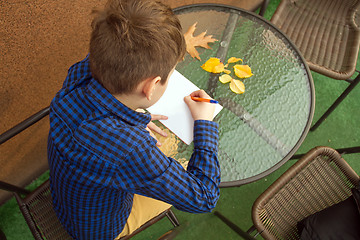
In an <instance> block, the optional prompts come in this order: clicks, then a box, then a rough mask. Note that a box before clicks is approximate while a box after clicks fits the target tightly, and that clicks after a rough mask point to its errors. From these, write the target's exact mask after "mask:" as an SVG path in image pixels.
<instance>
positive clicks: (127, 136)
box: [74, 115, 156, 159]
mask: <svg viewBox="0 0 360 240" xmlns="http://www.w3.org/2000/svg"><path fill="white" fill-rule="evenodd" d="M74 139H76V141H77V142H78V143H79V144H81V145H83V146H84V147H86V148H88V149H89V150H91V151H93V152H94V153H95V154H100V155H104V156H106V158H109V159H116V158H119V157H120V156H126V155H128V154H131V152H133V151H145V150H146V148H149V147H150V146H151V145H155V144H156V141H155V139H154V138H152V137H151V136H150V134H149V132H148V131H147V130H146V129H145V128H144V127H142V126H138V125H129V124H127V123H126V122H124V121H122V120H121V119H119V118H118V117H117V116H112V115H108V116H100V115H99V116H97V115H93V116H91V117H90V118H88V119H86V120H84V121H82V123H81V124H80V125H79V127H78V128H77V130H76V131H75V133H74Z"/></svg>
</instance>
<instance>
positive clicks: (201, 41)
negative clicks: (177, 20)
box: [184, 23, 217, 60]
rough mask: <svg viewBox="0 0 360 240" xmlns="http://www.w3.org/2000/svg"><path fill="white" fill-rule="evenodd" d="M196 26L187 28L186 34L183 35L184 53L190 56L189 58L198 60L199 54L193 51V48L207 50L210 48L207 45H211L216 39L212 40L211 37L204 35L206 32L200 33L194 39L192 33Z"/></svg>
mask: <svg viewBox="0 0 360 240" xmlns="http://www.w3.org/2000/svg"><path fill="white" fill-rule="evenodd" d="M196 24H197V23H194V24H193V25H192V26H190V27H189V29H188V30H187V32H186V33H185V34H184V38H185V42H186V51H187V52H188V53H189V54H190V56H191V57H193V58H197V59H199V60H201V59H200V56H199V52H198V51H197V50H196V49H195V47H203V48H207V49H209V48H210V46H209V45H208V43H212V42H215V41H217V39H215V38H212V35H208V36H205V35H206V32H202V33H200V34H199V35H197V36H195V37H194V31H195V29H196Z"/></svg>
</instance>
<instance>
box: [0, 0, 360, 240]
mask: <svg viewBox="0 0 360 240" xmlns="http://www.w3.org/2000/svg"><path fill="white" fill-rule="evenodd" d="M279 2H280V0H272V1H271V2H270V5H269V7H268V9H267V12H266V14H265V18H267V19H270V18H271V16H272V14H273V12H274V11H275V9H276V7H277V5H278V4H279ZM359 64H360V61H358V65H359ZM312 75H313V79H314V84H315V92H316V93H315V94H316V95H315V96H316V104H315V106H316V107H315V114H314V119H313V123H315V121H316V120H317V119H319V118H320V116H321V115H322V114H323V113H324V112H325V110H326V109H327V108H328V107H329V106H330V105H331V104H332V103H333V101H334V100H335V99H336V98H337V97H338V96H339V95H340V94H341V92H342V91H343V90H344V89H345V88H346V87H347V86H348V83H346V82H345V81H336V80H332V79H329V78H327V77H325V76H323V75H320V74H318V73H315V72H312ZM359 97H360V87H357V88H355V89H354V90H353V91H352V92H351V93H350V94H349V96H347V98H346V99H345V100H344V101H343V102H342V103H341V104H340V105H339V106H338V107H337V108H336V110H335V111H334V112H333V113H332V114H331V115H330V116H329V117H328V118H327V119H326V121H325V122H324V123H323V124H322V125H320V126H319V128H318V129H317V130H316V131H314V132H309V134H308V135H307V137H306V139H305V141H304V142H303V144H302V145H301V147H300V148H299V150H298V151H297V154H302V153H306V152H307V151H309V150H310V149H311V148H313V147H315V146H320V145H323V146H329V147H332V148H335V149H336V148H344V147H354V146H360V141H359V136H360V128H359V127H358V122H360V114H359V109H360V101H359ZM344 159H345V160H347V161H348V163H349V164H350V165H351V166H352V167H353V169H354V170H355V171H356V172H357V173H359V172H360V154H358V153H357V154H347V155H344ZM295 161H296V160H290V161H288V162H287V163H285V164H284V165H283V166H282V167H280V168H279V169H278V170H276V171H275V172H273V173H272V174H270V175H269V176H267V177H266V178H263V179H261V180H258V181H256V182H253V183H250V184H247V185H243V186H240V187H233V188H222V189H221V196H220V199H219V202H218V204H217V206H216V209H215V210H217V211H219V212H221V213H222V214H223V215H224V216H226V217H227V218H228V219H230V220H231V221H233V222H234V223H235V224H237V225H238V226H239V227H240V228H242V229H243V230H247V229H248V228H249V227H250V226H251V225H252V220H251V208H252V204H253V202H254V201H255V199H256V198H257V197H258V196H259V195H260V194H261V193H262V192H263V191H264V190H265V189H266V188H267V187H268V186H269V185H270V184H271V183H272V182H273V181H275V180H276V179H277V178H278V177H279V176H280V175H281V174H282V173H283V172H284V171H286V169H288V168H289V167H290V166H291V165H292V164H293V163H294V162H295ZM47 178H48V173H45V174H44V175H42V176H41V177H40V178H39V179H37V181H35V182H34V183H32V184H31V185H30V186H28V189H34V188H35V187H36V186H38V185H39V184H40V183H42V182H44V180H45V179H47ZM174 212H175V214H176V215H177V217H178V219H179V221H180V223H181V226H180V227H179V228H178V229H177V230H178V235H177V236H176V238H175V239H185V240H192V239H194V240H195V239H196V240H197V239H216V240H221V239H224V240H231V239H241V238H240V237H239V236H238V235H237V234H235V233H234V231H232V229H230V228H229V227H228V226H227V225H225V224H224V223H223V222H222V221H221V220H220V219H218V218H217V217H216V216H215V215H214V214H213V213H206V214H191V213H185V212H181V211H178V210H176V209H175V210H174ZM0 229H1V230H2V231H3V232H4V233H5V235H6V237H7V239H8V240H18V239H22V240H28V239H33V237H32V235H31V233H30V230H29V229H28V227H27V225H26V223H25V220H24V218H23V216H22V215H21V213H20V210H19V208H18V206H17V204H16V201H15V199H14V198H12V199H11V200H9V201H8V202H6V203H5V204H3V205H2V206H1V207H0ZM171 229H172V225H171V224H170V222H169V221H168V220H167V219H166V218H164V219H162V220H161V221H159V222H158V223H156V224H154V225H153V226H151V227H150V228H148V229H147V230H145V231H143V232H142V233H140V234H138V235H137V236H135V237H134V238H133V239H135V240H143V239H158V238H159V237H160V236H161V235H162V234H164V233H166V232H167V231H169V230H171ZM258 239H261V237H258Z"/></svg>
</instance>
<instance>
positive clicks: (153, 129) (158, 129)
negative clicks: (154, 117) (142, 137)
mask: <svg viewBox="0 0 360 240" xmlns="http://www.w3.org/2000/svg"><path fill="white" fill-rule="evenodd" d="M147 127H148V128H149V129H150V130H151V131H152V132H156V133H158V134H160V135H161V136H164V137H167V134H166V132H164V131H163V130H162V129H161V128H159V127H158V126H156V124H155V123H153V122H150V123H149V124H148V125H147ZM152 132H151V133H152Z"/></svg>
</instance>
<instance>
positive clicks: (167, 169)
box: [77, 120, 220, 213]
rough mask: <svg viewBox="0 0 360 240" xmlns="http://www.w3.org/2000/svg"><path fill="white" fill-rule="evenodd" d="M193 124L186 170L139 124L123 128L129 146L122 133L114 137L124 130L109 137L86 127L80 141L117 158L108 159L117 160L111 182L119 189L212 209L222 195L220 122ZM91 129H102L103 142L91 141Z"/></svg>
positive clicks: (196, 209)
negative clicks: (219, 162)
mask: <svg viewBox="0 0 360 240" xmlns="http://www.w3.org/2000/svg"><path fill="white" fill-rule="evenodd" d="M194 126H195V127H194V152H193V154H192V156H191V159H190V161H189V164H188V168H187V170H185V169H184V168H183V167H182V166H181V165H180V164H179V163H178V162H177V161H176V160H174V159H172V158H168V157H167V156H165V155H164V154H163V153H162V152H161V150H160V149H159V148H158V147H157V146H156V145H155V143H156V142H155V140H154V139H153V138H152V137H151V136H150V134H149V133H148V132H147V131H146V130H145V129H141V128H137V127H135V128H131V129H129V132H126V133H125V132H124V131H127V130H125V129H122V130H121V132H122V133H121V134H122V135H127V141H128V142H129V143H131V148H124V147H119V142H118V138H117V137H115V138H113V137H114V136H119V135H118V134H120V132H119V133H116V132H113V133H112V134H111V135H109V136H107V135H106V131H99V130H98V129H96V130H95V129H92V130H88V132H87V133H85V132H82V133H81V136H80V135H79V138H77V140H78V141H79V142H80V143H83V144H84V146H85V147H86V146H92V148H91V149H89V150H90V151H92V152H93V154H95V155H99V156H102V157H103V158H113V159H109V162H114V163H116V164H115V165H114V166H113V167H114V169H113V173H114V182H113V184H114V185H115V186H116V187H117V188H119V189H121V190H126V191H129V192H131V193H136V194H140V195H145V196H148V197H151V198H155V199H159V200H162V201H165V202H167V203H170V204H172V205H173V206H174V207H176V208H177V209H179V210H182V211H186V212H194V213H200V212H209V211H211V209H213V208H214V207H215V205H216V202H217V200H218V198H219V188H218V185H219V183H220V167H219V164H218V160H217V143H218V124H217V123H215V122H211V121H203V120H199V121H196V122H195V124H194ZM90 132H92V133H97V132H102V137H101V139H102V140H101V141H102V142H104V144H103V145H99V143H97V146H93V144H92V142H94V139H92V138H89V135H90V134H89V133H90ZM84 136H86V137H84ZM86 142H88V144H86ZM97 142H99V141H97ZM122 145H123V143H122ZM100 151H101V152H100ZM109 153H112V154H109ZM100 154H101V155H100ZM104 154H106V156H104ZM119 163H121V164H119Z"/></svg>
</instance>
